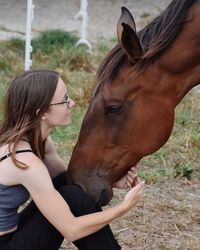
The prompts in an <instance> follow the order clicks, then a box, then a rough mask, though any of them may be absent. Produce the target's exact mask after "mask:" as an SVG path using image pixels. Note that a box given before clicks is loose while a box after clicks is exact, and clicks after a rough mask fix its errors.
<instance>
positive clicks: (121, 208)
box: [0, 70, 144, 250]
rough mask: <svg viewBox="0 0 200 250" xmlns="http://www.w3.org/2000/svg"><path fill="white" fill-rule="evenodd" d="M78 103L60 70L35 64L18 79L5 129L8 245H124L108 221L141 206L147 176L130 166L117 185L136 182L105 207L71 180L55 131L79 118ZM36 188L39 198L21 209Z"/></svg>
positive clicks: (25, 249)
mask: <svg viewBox="0 0 200 250" xmlns="http://www.w3.org/2000/svg"><path fill="white" fill-rule="evenodd" d="M73 106H74V101H72V100H71V99H70V98H69V97H68V94H67V89H66V86H65V84H64V82H63V80H62V79H61V78H60V77H59V75H58V74H57V73H56V72H54V71H51V70H34V71H28V72H25V73H23V74H22V75H20V76H18V77H17V78H16V79H15V80H14V81H13V82H12V83H11V85H10V87H9V89H8V91H7V94H6V97H5V103H4V117H3V121H2V125H1V128H0V157H1V159H0V249H1V250H3V249H9V250H51V249H52V250H56V249H59V247H60V245H61V243H62V241H63V239H64V238H66V239H67V240H70V241H72V242H73V243H74V244H75V245H76V246H77V247H78V249H87V250H89V249H92V250H94V249H95V250H98V249H104V250H112V249H120V246H119V245H118V243H117V241H116V240H115V239H114V236H113V234H112V232H111V230H110V228H109V226H108V223H110V222H111V221H112V220H114V219H116V218H118V217H120V216H122V215H123V214H124V213H126V212H127V211H129V210H130V209H131V208H132V207H134V206H135V205H136V203H137V202H138V200H139V198H140V196H141V193H142V190H143V186H144V183H143V182H141V181H140V180H139V179H138V178H137V177H135V176H134V173H133V172H131V171H130V172H129V173H128V174H127V176H126V177H124V178H122V179H121V180H120V181H119V182H118V183H116V184H115V186H117V187H123V186H124V187H130V186H131V185H132V184H133V183H134V182H135V184H136V187H134V188H132V189H131V190H130V191H129V192H128V193H127V195H126V196H125V198H124V200H123V201H121V202H120V203H119V204H117V205H115V206H114V207H112V208H108V209H105V210H104V211H98V210H97V209H96V207H95V205H94V204H93V202H92V201H91V200H90V198H89V197H88V196H87V195H86V194H85V193H84V192H83V191H82V190H81V188H80V187H78V186H76V185H67V184H66V169H67V166H66V165H65V164H64V162H63V161H62V160H61V159H60V158H59V156H58V154H57V152H56V149H55V146H54V144H53V141H52V140H51V138H50V133H51V130H52V128H54V127H55V126H66V125H68V124H69V123H70V122H71V114H70V109H71V108H72V107H73ZM50 176H51V177H52V178H53V177H55V176H56V177H55V178H54V179H53V181H52V180H51V177H50ZM29 194H30V195H31V198H32V199H33V201H34V203H33V202H31V203H30V204H29V205H28V206H27V207H26V208H25V209H24V210H23V211H22V212H21V213H19V214H18V213H17V209H18V207H19V206H20V205H22V204H23V203H25V202H26V201H27V200H28V198H29Z"/></svg>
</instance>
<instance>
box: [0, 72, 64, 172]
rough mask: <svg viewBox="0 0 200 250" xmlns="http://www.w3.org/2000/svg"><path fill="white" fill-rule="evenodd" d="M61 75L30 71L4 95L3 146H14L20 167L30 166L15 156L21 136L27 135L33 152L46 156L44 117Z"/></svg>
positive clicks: (1, 128)
mask: <svg viewBox="0 0 200 250" xmlns="http://www.w3.org/2000/svg"><path fill="white" fill-rule="evenodd" d="M58 79H59V75H58V73H57V72H55V71H52V70H47V69H39V70H31V71H26V72H24V73H23V74H21V75H19V76H17V77H16V78H15V79H14V80H13V81H12V82H11V85H10V87H9V88H8V91H7V93H6V96H5V99H4V114H3V120H2V124H1V126H0V146H2V145H5V144H8V146H9V151H10V150H11V144H13V148H12V152H11V153H12V154H11V157H12V160H13V162H14V163H15V165H17V166H18V167H21V168H23V167H27V166H26V165H25V164H23V163H22V162H19V161H17V160H16V158H15V152H16V146H17V143H18V142H19V140H21V139H22V138H23V137H26V138H27V139H28V141H29V143H30V145H31V148H32V150H33V152H34V153H35V154H36V155H37V156H38V157H39V158H40V159H43V158H44V142H42V137H41V128H40V118H41V116H42V115H43V114H44V113H45V112H46V111H47V110H48V108H49V105H50V102H51V99H52V97H53V95H54V93H55V90H56V87H57V83H58Z"/></svg>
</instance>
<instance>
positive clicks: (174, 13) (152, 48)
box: [93, 0, 197, 97]
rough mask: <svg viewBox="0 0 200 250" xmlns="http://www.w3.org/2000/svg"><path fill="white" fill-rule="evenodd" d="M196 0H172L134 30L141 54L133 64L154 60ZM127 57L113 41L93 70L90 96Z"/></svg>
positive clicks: (146, 63)
mask: <svg viewBox="0 0 200 250" xmlns="http://www.w3.org/2000/svg"><path fill="white" fill-rule="evenodd" d="M196 1H197V0H173V1H172V2H171V3H170V4H169V6H168V7H167V8H166V9H165V11H164V12H163V13H162V14H161V15H159V16H158V17H157V18H155V19H154V20H153V21H152V22H151V23H150V24H148V25H147V26H146V27H144V28H143V29H142V30H141V31H139V32H138V33H137V35H138V38H139V40H140V43H141V45H142V48H143V51H144V55H143V56H142V58H141V59H140V60H139V61H138V62H137V63H136V65H135V66H136V67H137V66H138V67H139V68H146V67H148V66H150V65H151V64H152V63H153V62H155V61H156V60H157V59H158V58H159V57H160V56H161V54H162V53H163V52H164V51H165V49H166V48H167V47H168V46H169V45H170V44H171V43H172V42H173V41H174V40H175V39H176V37H177V35H178V33H179V32H180V30H181V28H182V25H183V23H184V22H185V21H186V14H187V11H188V9H189V8H190V6H191V5H192V4H193V3H194V2H196ZM125 61H127V56H126V54H125V53H124V51H123V48H122V46H121V45H120V44H117V45H116V46H115V47H114V48H113V49H112V50H111V51H110V52H109V53H108V55H107V56H106V58H105V59H104V60H103V62H102V63H101V65H100V67H99V70H98V72H97V82H98V84H97V85H96V86H95V89H94V91H93V97H94V96H95V95H96V94H97V93H98V92H99V89H100V87H102V86H103V85H104V84H105V83H106V82H109V81H111V80H113V79H114V77H116V75H117V72H118V71H119V69H120V68H121V67H122V66H123V65H124V63H125Z"/></svg>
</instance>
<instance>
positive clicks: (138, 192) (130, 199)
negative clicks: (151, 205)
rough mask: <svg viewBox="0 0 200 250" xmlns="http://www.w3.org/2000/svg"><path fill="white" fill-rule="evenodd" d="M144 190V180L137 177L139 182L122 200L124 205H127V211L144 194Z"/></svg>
mask: <svg viewBox="0 0 200 250" xmlns="http://www.w3.org/2000/svg"><path fill="white" fill-rule="evenodd" d="M143 190H144V181H141V180H140V179H139V178H138V177H137V184H136V186H134V187H133V188H131V190H130V191H129V192H128V193H127V194H126V196H125V197H124V200H123V201H122V203H123V205H124V206H125V207H126V209H127V211H128V210H129V209H131V208H132V207H134V206H135V205H136V204H137V203H138V201H139V200H140V198H141V196H142V192H143Z"/></svg>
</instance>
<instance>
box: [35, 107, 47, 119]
mask: <svg viewBox="0 0 200 250" xmlns="http://www.w3.org/2000/svg"><path fill="white" fill-rule="evenodd" d="M39 112H40V109H37V110H36V116H38V114H39ZM46 118H47V117H46V113H44V114H42V116H41V118H40V119H41V120H43V121H44V120H46Z"/></svg>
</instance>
